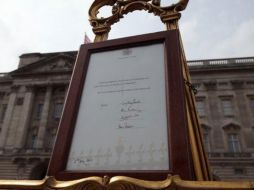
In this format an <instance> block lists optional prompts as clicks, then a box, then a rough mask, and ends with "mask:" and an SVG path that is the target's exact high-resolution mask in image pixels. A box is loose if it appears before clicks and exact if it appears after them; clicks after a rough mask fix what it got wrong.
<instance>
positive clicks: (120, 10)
mask: <svg viewBox="0 0 254 190" xmlns="http://www.w3.org/2000/svg"><path fill="white" fill-rule="evenodd" d="M188 1H189V0H179V2H178V3H176V4H172V5H169V6H166V7H162V6H160V0H95V1H94V2H93V4H92V5H91V7H90V9H89V21H90V23H91V25H92V27H93V32H94V33H95V35H96V36H95V39H94V41H95V42H99V41H105V40H107V39H108V34H109V32H110V29H111V26H112V25H113V24H115V23H117V22H118V21H119V20H120V19H121V18H123V17H124V15H126V14H128V13H130V12H133V11H137V10H146V11H148V12H149V13H153V14H154V15H156V16H159V17H160V18H161V21H162V22H163V23H164V24H165V25H166V28H167V29H173V28H174V26H176V23H177V21H178V20H179V19H180V17H181V13H180V12H181V11H183V10H184V9H185V8H186V6H187V4H188ZM104 6H111V7H112V15H111V16H109V17H107V18H98V13H99V10H100V8H102V7H104Z"/></svg>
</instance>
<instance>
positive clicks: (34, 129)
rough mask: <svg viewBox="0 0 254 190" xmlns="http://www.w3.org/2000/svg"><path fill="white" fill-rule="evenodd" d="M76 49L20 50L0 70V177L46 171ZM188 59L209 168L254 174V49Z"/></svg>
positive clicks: (224, 173) (226, 175)
mask: <svg viewBox="0 0 254 190" xmlns="http://www.w3.org/2000/svg"><path fill="white" fill-rule="evenodd" d="M76 54H77V52H75V51H73V52H57V53H46V54H41V53H31V54H23V55H21V56H20V62H19V67H18V69H17V70H14V71H12V72H10V73H0V179H41V178H43V177H44V176H45V173H46V169H47V165H48V162H49V159H50V155H51V152H52V148H53V145H54V141H55V136H56V132H57V127H58V123H59V120H60V117H61V113H62V109H63V105H64V99H65V96H66V94H67V90H68V85H69V81H70V78H71V74H72V70H73V66H74V62H75V59H76ZM188 65H189V69H190V73H191V77H192V83H193V84H194V85H195V87H196V88H197V90H198V93H197V94H196V107H197V111H198V114H199V117H200V123H201V126H202V128H203V137H204V144H205V148H206V151H207V156H208V158H209V162H210V164H211V169H212V172H213V174H214V175H215V176H217V177H218V178H220V179H221V180H235V179H245V180H246V179H247V180H248V179H252V180H253V179H254V57H246V58H230V59H216V60H198V61H189V62H188Z"/></svg>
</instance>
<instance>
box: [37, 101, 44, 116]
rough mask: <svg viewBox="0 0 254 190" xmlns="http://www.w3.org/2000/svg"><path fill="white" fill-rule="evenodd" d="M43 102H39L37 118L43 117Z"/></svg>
mask: <svg viewBox="0 0 254 190" xmlns="http://www.w3.org/2000/svg"><path fill="white" fill-rule="evenodd" d="M42 109H43V104H38V105H37V108H36V118H41V114H42Z"/></svg>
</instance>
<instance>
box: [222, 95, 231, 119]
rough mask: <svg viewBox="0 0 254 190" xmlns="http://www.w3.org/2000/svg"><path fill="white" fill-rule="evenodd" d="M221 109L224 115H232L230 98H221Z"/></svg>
mask: <svg viewBox="0 0 254 190" xmlns="http://www.w3.org/2000/svg"><path fill="white" fill-rule="evenodd" d="M222 110H223V114H224V116H232V115H233V103H232V100H231V99H222Z"/></svg>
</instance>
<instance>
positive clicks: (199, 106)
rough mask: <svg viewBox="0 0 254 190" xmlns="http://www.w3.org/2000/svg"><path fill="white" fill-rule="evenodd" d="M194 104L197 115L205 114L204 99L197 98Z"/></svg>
mask: <svg viewBox="0 0 254 190" xmlns="http://www.w3.org/2000/svg"><path fill="white" fill-rule="evenodd" d="M196 105H197V111H198V115H199V116H205V115H206V113H205V102H204V100H198V101H197V102H196Z"/></svg>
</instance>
